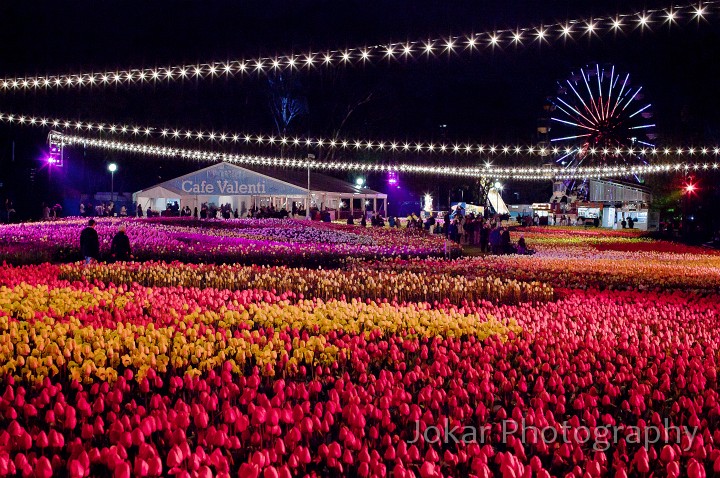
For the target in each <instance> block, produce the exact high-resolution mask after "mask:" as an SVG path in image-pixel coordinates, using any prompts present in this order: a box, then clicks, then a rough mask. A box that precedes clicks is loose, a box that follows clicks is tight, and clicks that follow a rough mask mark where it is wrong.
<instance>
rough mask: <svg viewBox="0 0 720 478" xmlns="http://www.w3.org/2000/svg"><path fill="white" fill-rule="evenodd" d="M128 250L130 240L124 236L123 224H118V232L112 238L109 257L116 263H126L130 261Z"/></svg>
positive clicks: (130, 256)
mask: <svg viewBox="0 0 720 478" xmlns="http://www.w3.org/2000/svg"><path fill="white" fill-rule="evenodd" d="M131 252H132V251H131V250H130V239H128V237H127V234H125V224H120V227H119V228H118V232H117V233H116V234H115V237H113V240H112V244H111V245H110V255H111V256H112V258H113V259H114V260H116V261H127V260H129V259H132V254H131Z"/></svg>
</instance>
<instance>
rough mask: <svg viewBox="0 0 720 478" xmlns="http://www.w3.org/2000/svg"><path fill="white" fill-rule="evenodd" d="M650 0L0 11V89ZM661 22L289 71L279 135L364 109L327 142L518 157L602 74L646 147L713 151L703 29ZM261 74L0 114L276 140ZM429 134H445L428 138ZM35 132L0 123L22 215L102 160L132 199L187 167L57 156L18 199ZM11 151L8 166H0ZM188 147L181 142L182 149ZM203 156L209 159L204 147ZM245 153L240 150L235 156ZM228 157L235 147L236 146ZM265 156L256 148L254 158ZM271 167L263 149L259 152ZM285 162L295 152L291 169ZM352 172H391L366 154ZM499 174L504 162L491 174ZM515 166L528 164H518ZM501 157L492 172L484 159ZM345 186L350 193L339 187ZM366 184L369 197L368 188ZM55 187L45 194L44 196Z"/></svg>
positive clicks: (418, 187) (714, 114)
mask: <svg viewBox="0 0 720 478" xmlns="http://www.w3.org/2000/svg"><path fill="white" fill-rule="evenodd" d="M668 5H669V3H667V2H666V3H663V2H644V3H640V2H615V3H612V2H599V1H545V2H539V1H538V2H529V1H497V0H492V1H483V2H478V1H477V0H472V1H471V0H462V1H428V0H413V1H386V2H367V1H356V0H353V1H343V2H336V1H333V2H330V1H304V0H300V1H293V2H281V1H277V0H269V1H264V2H227V1H226V2H220V1H194V2H190V1H160V0H157V1H152V2H147V1H142V2H139V1H123V2H110V1H97V0H95V1H85V0H81V1H74V2H45V1H34V2H2V4H0V76H2V77H11V76H14V75H17V76H22V75H37V74H40V75H44V74H53V73H75V72H80V71H88V70H93V71H106V70H114V69H118V68H127V67H156V66H157V67H162V66H167V65H171V64H172V65H176V64H184V63H196V62H207V61H212V60H215V61H225V60H228V59H240V58H246V57H255V56H258V55H263V56H265V55H267V56H271V55H274V54H287V53H290V52H295V53H303V52H307V51H308V50H310V49H312V50H315V51H318V50H323V49H328V48H330V49H336V48H344V47H355V46H361V45H366V44H367V45H371V44H374V43H387V42H388V41H391V40H392V41H404V40H408V39H411V40H415V39H423V38H428V37H430V38H435V37H440V36H446V35H448V34H463V33H470V32H473V31H476V32H477V31H484V30H488V29H494V28H507V27H510V28H514V27H516V26H518V25H520V26H525V25H537V24H540V23H541V22H545V23H549V22H555V21H563V20H566V19H573V18H588V17H591V16H593V15H595V16H600V15H608V14H611V15H614V14H615V13H617V12H630V11H635V10H642V9H643V8H652V7H666V6H668ZM685 23H686V22H684V21H683V26H675V27H673V28H672V29H671V30H670V31H668V28H667V26H661V25H658V24H654V25H651V28H652V29H653V32H648V31H645V32H641V31H640V30H635V31H630V30H629V31H627V32H626V33H623V34H619V35H618V36H617V38H616V39H614V40H613V39H611V38H608V37H606V36H603V37H602V38H597V37H595V38H591V39H588V38H587V37H584V38H582V39H578V40H575V41H569V42H568V43H567V44H565V45H563V43H562V42H553V43H552V44H549V45H547V44H546V45H543V46H542V47H541V48H537V47H529V48H521V49H517V50H516V49H515V48H514V47H511V46H505V47H504V48H503V49H501V50H496V51H495V52H494V53H493V52H491V51H490V50H485V51H484V52H483V53H481V54H473V55H467V54H459V55H456V56H455V57H453V58H451V59H448V58H447V56H441V57H439V58H437V59H434V60H430V61H426V60H417V61H410V62H408V63H407V64H400V63H394V64H391V65H387V64H385V63H381V64H377V63H376V64H374V65H372V66H366V67H362V66H355V67H350V68H337V69H335V68H333V69H324V68H319V69H317V70H316V71H313V72H304V71H303V72H300V73H294V74H293V75H291V78H290V80H291V81H292V82H293V85H294V87H295V88H296V89H297V91H298V92H300V94H301V95H302V96H304V97H305V98H307V104H308V113H307V115H305V116H304V117H303V118H301V119H300V120H299V121H297V122H295V123H294V124H291V127H290V130H289V133H291V134H297V135H312V136H320V137H325V138H327V137H328V135H329V134H330V133H332V132H333V131H335V130H337V128H338V127H339V125H340V123H341V122H342V117H343V116H344V115H345V112H346V110H347V108H348V106H349V105H353V104H355V103H356V102H358V101H359V100H361V99H364V98H367V97H368V96H369V95H370V100H369V101H368V102H367V103H364V104H363V105H361V106H359V107H357V108H356V109H355V110H354V111H353V113H352V114H351V115H350V116H349V118H348V119H347V121H346V122H345V123H344V124H343V127H342V129H341V132H340V136H341V137H348V138H375V139H383V140H388V139H397V140H399V141H406V140H409V141H414V140H433V141H441V140H442V141H448V142H452V141H462V142H468V141H470V142H483V143H490V142H496V143H499V144H500V143H516V142H519V143H521V144H529V143H533V142H536V141H537V139H538V138H537V136H536V132H535V131H536V125H537V119H538V118H539V117H540V116H541V114H542V105H543V102H544V100H545V98H546V97H547V96H552V95H554V94H555V93H556V86H555V83H556V81H557V80H560V79H564V78H566V77H568V76H569V74H570V72H571V71H573V70H577V69H578V68H579V67H582V66H584V65H586V64H594V63H601V64H606V63H607V64H609V63H612V64H614V65H616V67H617V68H618V69H619V70H622V71H625V72H628V73H630V74H631V77H632V78H633V82H634V83H636V84H642V85H644V90H643V91H644V92H646V99H647V100H648V101H650V102H652V103H653V110H654V122H656V123H657V125H658V126H657V132H658V133H659V140H658V143H659V144H673V145H678V144H686V145H687V144H705V145H714V144H717V143H720V95H719V94H718V93H717V85H718V73H719V72H720V68H718V59H717V52H718V46H720V28H719V27H720V18H718V13H717V11H716V10H713V15H712V17H711V18H710V20H709V22H701V24H700V25H699V26H698V25H697V23H693V24H691V25H685ZM269 92H270V87H269V84H268V80H267V77H266V76H264V75H263V76H260V77H258V76H257V75H256V76H254V77H253V76H251V77H249V78H248V77H245V78H244V79H242V80H240V79H239V78H230V79H214V80H212V81H209V80H201V81H195V80H188V81H186V82H184V83H182V84H181V83H173V84H171V85H167V84H158V85H146V86H143V87H140V86H120V87H117V88H116V87H111V88H104V89H100V88H96V89H93V90H88V89H87V88H85V89H82V90H77V89H74V88H73V89H67V88H63V89H60V90H59V91H47V92H30V93H0V111H3V112H6V113H8V112H9V113H14V114H24V115H38V116H52V117H60V118H68V119H70V120H76V119H77V120H83V121H88V120H92V121H104V122H108V123H110V122H113V123H123V122H127V123H130V124H138V125H145V124H148V125H156V126H160V127H167V128H176V127H179V128H183V129H186V128H192V129H203V130H206V131H207V130H225V131H231V132H235V131H237V132H250V133H265V134H268V133H273V132H274V133H276V132H277V129H276V127H275V123H274V121H273V118H272V115H271V113H270V108H269V107H268V103H269V101H268V97H269ZM440 125H447V126H446V127H445V128H441V127H440ZM46 136H47V130H41V129H36V128H33V129H31V128H28V127H19V126H8V125H7V124H2V125H0V182H2V184H3V186H2V187H0V198H3V199H4V197H7V196H10V197H13V198H14V199H15V201H16V203H25V204H27V207H26V209H28V210H31V209H33V208H34V207H35V206H34V205H31V203H33V201H37V200H39V198H40V196H43V199H44V200H48V201H58V200H59V197H58V196H59V195H60V194H61V190H63V189H67V188H72V189H73V190H75V191H78V192H90V193H93V192H95V191H98V190H105V191H106V190H108V189H109V184H106V183H108V182H109V181H108V178H107V176H108V175H107V173H106V172H105V167H106V164H107V163H108V162H109V161H116V162H117V163H118V164H119V165H120V171H119V172H118V174H117V175H116V189H122V190H126V191H134V190H137V189H140V188H142V187H146V186H149V185H151V184H154V183H156V182H158V180H163V179H169V178H171V177H173V176H175V175H177V174H179V173H184V172H186V171H188V170H192V169H196V168H198V167H200V166H199V165H197V164H189V163H183V162H181V161H180V160H175V161H161V160H158V159H152V158H141V157H133V156H128V155H122V154H118V153H108V152H103V151H99V150H87V151H83V150H82V149H81V148H80V149H78V148H74V149H73V150H72V151H70V154H69V160H68V164H67V165H66V167H65V168H64V169H65V171H63V172H62V175H61V176H62V177H61V178H58V177H56V178H55V181H56V184H50V185H48V183H47V179H48V178H47V177H46V172H45V171H43V170H42V169H38V170H37V172H36V173H35V182H34V183H32V187H34V188H35V189H36V190H37V189H46V188H47V191H45V190H43V191H42V192H41V194H33V195H32V197H31V198H30V197H29V196H28V194H27V191H28V187H27V185H28V184H29V183H28V181H29V177H30V175H31V169H32V168H39V167H40V164H41V163H40V162H39V161H38V159H39V158H41V157H42V154H43V151H44V150H45V149H46V145H45V137H46ZM13 143H14V145H15V146H14V162H13ZM185 145H186V146H198V143H197V142H195V143H189V144H188V143H185ZM204 147H209V146H208V145H207V144H205V146H204ZM245 150H246V149H245ZM237 151H238V152H239V151H244V150H243V149H242V148H238V149H237ZM257 151H258V152H262V153H265V154H271V153H273V151H272V150H268V149H263V150H257ZM274 153H277V151H275V152H274ZM303 154H304V152H303V151H295V155H297V156H301V155H303ZM352 159H360V160H367V161H371V160H384V161H390V160H392V159H393V158H392V157H388V156H387V154H385V155H378V154H376V153H366V154H363V155H361V157H354V156H353V157H352ZM395 159H398V160H402V161H405V162H413V163H417V162H421V161H425V162H429V163H432V164H438V163H449V164H476V163H477V162H478V160H479V158H477V157H474V158H470V159H467V158H465V159H458V158H454V157H452V156H446V157H438V156H429V155H425V154H423V155H420V156H414V155H398V156H397V157H396V158H395ZM505 161H506V162H507V164H511V163H512V160H511V159H506V160H505ZM519 161H520V162H522V163H523V164H527V162H528V160H527V159H522V160H519ZM499 162H500V161H498V163H499ZM348 179H350V178H349V177H348ZM368 179H369V184H370V186H374V187H376V188H377V189H381V190H382V189H383V188H384V187H385V185H384V181H383V180H382V178H380V177H375V178H373V177H370V178H368ZM58 181H62V183H63V184H62V187H61V186H60V185H59V184H57V182H58ZM401 183H402V184H403V186H404V189H405V190H406V191H407V192H408V194H410V193H412V194H416V195H417V194H421V193H422V192H423V191H432V190H433V189H434V190H435V191H436V193H437V194H438V195H440V196H441V197H443V198H445V197H446V195H447V193H448V192H450V195H451V198H452V199H453V200H455V199H456V197H455V196H457V195H458V194H459V190H454V189H455V188H456V187H458V188H459V187H462V186H465V187H466V191H474V190H475V188H474V187H471V185H470V182H468V181H465V183H464V184H463V180H457V181H453V182H451V181H448V180H446V179H442V180H439V179H438V178H431V177H425V176H414V177H411V176H406V177H402V178H401ZM548 188H549V185H548V184H542V185H537V184H536V185H529V184H527V183H523V184H516V185H513V191H511V192H510V194H513V192H518V196H516V198H518V199H520V201H521V202H531V201H533V200H535V201H537V200H545V199H546V197H545V196H546V195H547V192H546V190H547V189H548Z"/></svg>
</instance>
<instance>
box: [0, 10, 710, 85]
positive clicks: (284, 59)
mask: <svg viewBox="0 0 720 478" xmlns="http://www.w3.org/2000/svg"><path fill="white" fill-rule="evenodd" d="M718 13H720V8H719V7H718V1H717V0H710V1H705V2H701V3H694V4H686V5H678V6H669V7H667V8H657V9H648V10H642V11H634V12H629V13H622V14H617V15H615V16H610V17H607V16H606V17H588V18H582V19H574V20H567V21H564V22H554V23H549V24H542V25H534V26H524V27H517V28H508V29H498V30H487V31H483V32H479V33H469V34H466V35H449V36H447V37H445V38H429V39H427V40H415V41H406V42H388V43H385V44H377V45H369V46H368V45H366V46H357V47H353V48H345V49H336V50H327V51H308V52H303V53H299V54H295V53H289V54H285V55H275V56H262V57H255V58H245V59H236V60H228V61H224V62H206V63H198V64H185V65H174V66H167V67H154V68H146V67H139V68H128V69H125V70H116V71H105V72H94V71H89V72H87V71H86V72H79V73H74V74H57V75H48V76H24V77H15V78H7V77H6V78H3V79H1V80H0V91H4V92H8V91H19V90H30V89H40V88H43V89H49V88H72V87H74V88H83V87H103V86H115V85H130V84H146V83H151V84H158V83H162V82H167V83H171V82H175V81H183V80H190V79H196V80H201V79H212V78H218V77H234V76H240V77H242V76H244V75H264V74H268V73H272V72H277V71H299V70H307V71H310V70H313V69H317V68H333V67H338V66H340V67H342V66H351V65H370V64H376V65H378V64H381V63H383V62H386V63H393V62H397V63H399V62H405V61H410V60H417V59H422V58H425V59H430V58H433V57H438V56H446V57H452V56H459V55H460V54H471V53H473V52H480V51H483V50H494V51H505V50H504V49H505V48H508V47H510V48H513V49H519V48H523V47H532V46H534V45H537V46H542V45H550V44H552V43H557V42H568V41H572V40H579V39H582V38H588V39H592V38H596V37H598V38H599V37H602V36H611V35H618V34H622V33H625V32H628V31H634V30H639V31H641V32H652V31H654V30H656V29H658V28H672V27H674V26H678V25H679V24H680V23H683V22H685V23H690V22H697V23H700V22H702V21H706V20H708V19H710V18H713V17H715V16H717V14H718Z"/></svg>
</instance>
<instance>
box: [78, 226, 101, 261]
mask: <svg viewBox="0 0 720 478" xmlns="http://www.w3.org/2000/svg"><path fill="white" fill-rule="evenodd" d="M80 253H81V254H82V256H83V257H84V258H85V265H87V264H90V261H92V260H93V259H95V260H98V258H99V257H100V240H99V239H98V233H97V231H96V230H95V220H94V219H90V220H89V221H88V225H87V227H86V228H85V229H83V230H82V232H81V233H80Z"/></svg>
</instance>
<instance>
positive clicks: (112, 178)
mask: <svg viewBox="0 0 720 478" xmlns="http://www.w3.org/2000/svg"><path fill="white" fill-rule="evenodd" d="M110 202H115V171H110Z"/></svg>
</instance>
